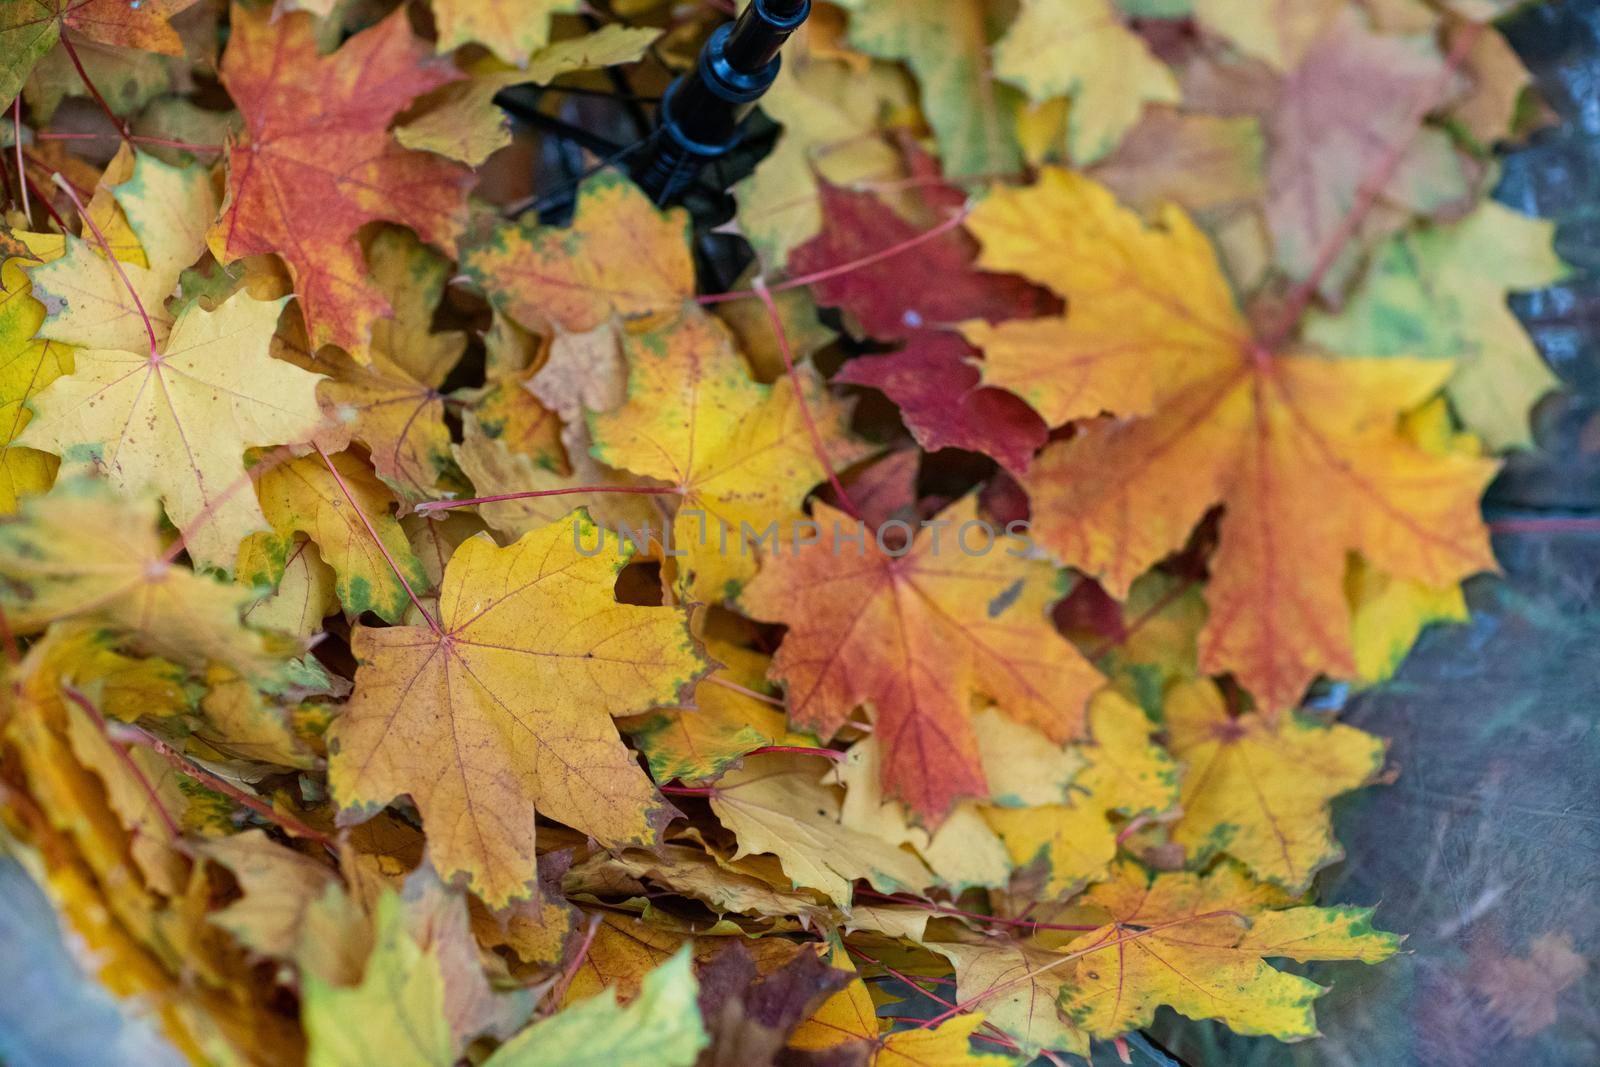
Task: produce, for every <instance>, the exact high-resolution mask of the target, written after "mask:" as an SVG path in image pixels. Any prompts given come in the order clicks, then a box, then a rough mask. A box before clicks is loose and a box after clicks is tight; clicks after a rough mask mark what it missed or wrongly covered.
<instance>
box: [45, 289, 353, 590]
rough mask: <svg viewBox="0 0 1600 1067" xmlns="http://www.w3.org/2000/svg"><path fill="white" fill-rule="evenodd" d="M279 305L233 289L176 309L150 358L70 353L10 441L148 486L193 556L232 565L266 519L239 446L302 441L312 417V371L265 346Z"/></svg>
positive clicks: (314, 423) (316, 417)
mask: <svg viewBox="0 0 1600 1067" xmlns="http://www.w3.org/2000/svg"><path fill="white" fill-rule="evenodd" d="M282 310H283V301H281V300H273V301H263V300H253V299H251V298H250V297H249V296H247V295H245V294H243V293H236V294H234V295H233V296H232V297H229V298H228V300H227V301H226V302H225V303H223V304H222V305H221V306H220V307H218V308H217V310H216V311H214V312H209V311H205V310H204V309H202V308H200V307H198V306H196V305H192V306H190V307H189V308H188V309H186V310H185V311H184V312H183V313H182V314H181V315H180V316H179V318H178V321H177V322H176V323H175V324H174V325H173V328H172V333H171V335H170V336H169V337H168V338H167V340H166V343H165V346H164V347H163V350H162V351H161V353H160V354H159V355H156V354H152V353H150V352H148V351H145V352H142V353H136V352H134V351H128V350H119V349H81V350H79V351H78V353H77V355H76V357H75V360H76V369H75V370H74V371H73V373H72V374H70V375H65V376H63V377H61V378H57V379H56V380H55V381H54V382H52V383H51V384H50V386H49V387H48V388H47V389H45V390H44V392H42V393H41V394H39V397H38V399H37V401H36V407H37V409H38V410H37V414H35V416H34V419H33V421H32V422H30V423H29V424H28V426H27V428H26V429H25V430H24V431H23V434H22V437H21V438H19V441H20V443H22V444H25V445H29V446H31V447H34V448H38V449H41V450H43V451H46V452H53V453H55V454H56V455H58V456H61V457H62V458H63V459H64V460H65V461H66V462H67V463H68V464H69V465H70V466H71V467H73V468H76V469H82V468H98V469H100V470H103V471H104V472H105V473H106V474H107V475H108V476H109V477H110V479H111V481H112V483H113V484H115V485H116V486H118V487H119V488H122V489H125V490H133V491H139V490H144V489H146V488H151V489H154V490H155V491H156V492H158V493H159V494H160V496H161V501H162V504H163V505H164V506H165V507H166V510H167V515H168V516H169V517H170V518H171V519H172V521H173V523H174V525H176V526H177V527H178V529H180V530H181V531H183V534H184V539H185V547H186V548H187V550H188V552H189V555H190V557H191V558H192V559H193V560H194V561H195V564H196V565H197V566H202V567H212V568H216V569H217V570H221V571H224V572H226V573H231V572H232V570H233V566H234V562H235V554H236V552H237V550H238V547H239V542H240V541H241V540H242V539H243V538H244V536H245V535H246V534H248V533H250V532H251V531H253V530H259V529H265V528H266V526H267V523H266V519H265V517H264V516H263V515H262V513H261V508H260V506H259V505H257V503H256V501H255V498H254V495H253V494H252V493H251V492H250V489H249V484H248V482H249V476H248V475H247V474H246V473H245V469H244V451H245V449H246V448H249V447H252V446H267V445H275V444H279V443H280V442H299V441H307V440H309V439H310V438H311V436H312V434H313V433H314V432H315V431H316V429H317V427H318V426H319V425H320V424H321V422H322V412H321V409H319V408H318V407H317V398H316V385H317V381H318V376H317V375H314V374H309V373H307V372H306V371H303V370H301V369H300V368H298V367H294V366H291V365H290V364H288V363H284V362H281V361H279V360H274V359H273V358H272V357H271V356H269V355H268V348H269V347H270V345H271V343H272V332H273V327H274V325H275V324H276V323H277V321H278V315H279V313H280V312H281V311H282Z"/></svg>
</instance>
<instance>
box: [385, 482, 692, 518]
mask: <svg viewBox="0 0 1600 1067" xmlns="http://www.w3.org/2000/svg"><path fill="white" fill-rule="evenodd" d="M576 493H642V494H645V495H650V496H681V495H682V494H683V490H682V489H679V488H677V487H676V486H659V485H574V486H572V487H570V488H567V489H528V490H525V491H523V492H520V493H496V494H494V495H493V496H472V497H466V498H465V499H462V500H424V501H422V502H421V503H420V504H417V505H415V506H413V507H412V509H411V510H412V511H420V512H423V513H427V512H430V511H450V510H453V509H455V508H469V507H474V506H476V505H478V504H498V503H500V501H502V500H532V499H535V498H537V497H545V496H571V495H574V494H576Z"/></svg>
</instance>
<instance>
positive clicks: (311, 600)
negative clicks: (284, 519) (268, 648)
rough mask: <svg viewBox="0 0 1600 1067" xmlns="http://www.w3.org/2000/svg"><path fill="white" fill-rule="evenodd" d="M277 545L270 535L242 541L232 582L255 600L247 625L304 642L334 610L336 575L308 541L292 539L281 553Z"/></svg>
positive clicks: (337, 596)
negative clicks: (291, 635) (246, 591)
mask: <svg viewBox="0 0 1600 1067" xmlns="http://www.w3.org/2000/svg"><path fill="white" fill-rule="evenodd" d="M281 547H282V546H280V545H279V544H278V543H277V538H275V537H272V536H270V535H265V534H255V535H252V536H250V537H247V538H245V540H244V543H243V544H241V545H240V546H239V564H238V568H237V570H236V571H235V573H234V581H235V582H237V583H239V584H240V585H242V586H245V587H247V588H249V589H251V590H252V591H253V592H254V593H255V594H256V596H257V598H258V599H256V601H255V603H253V604H251V605H250V606H249V607H248V608H246V609H245V611H244V617H245V620H246V621H247V622H249V623H250V624H251V625H252V626H258V627H261V628H263V629H267V630H282V631H283V632H285V633H289V634H293V635H294V636H296V637H298V638H301V639H306V638H309V637H312V636H313V635H315V634H317V633H319V632H320V631H321V630H322V620H324V619H326V618H327V617H328V616H329V615H332V614H333V613H334V612H336V611H338V610H339V594H338V592H337V590H336V585H337V583H338V576H337V575H335V574H334V573H333V568H332V567H330V566H328V565H327V564H326V563H325V562H323V559H322V556H321V554H320V553H318V552H317V546H316V545H314V544H312V543H311V540H310V538H308V537H304V536H296V537H294V538H292V539H291V541H290V543H289V545H288V547H287V550H286V551H281V550H280V549H281Z"/></svg>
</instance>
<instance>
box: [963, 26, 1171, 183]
mask: <svg viewBox="0 0 1600 1067" xmlns="http://www.w3.org/2000/svg"><path fill="white" fill-rule="evenodd" d="M994 66H995V73H996V74H997V75H998V76H999V77H1001V78H1003V79H1005V80H1006V81H1009V82H1012V83H1013V84H1015V85H1018V86H1021V87H1022V88H1023V89H1025V90H1026V91H1027V93H1028V96H1029V97H1030V98H1032V99H1033V100H1036V101H1039V100H1045V99H1048V98H1050V97H1054V96H1063V95H1069V96H1071V97H1072V112H1071V117H1070V119H1069V120H1068V133H1067V144H1068V147H1069V149H1070V150H1071V153H1072V160H1073V162H1074V163H1078V164H1080V165H1083V164H1089V163H1093V162H1094V161H1095V160H1097V159H1099V158H1100V157H1101V156H1103V155H1105V154H1106V153H1107V152H1109V151H1111V149H1113V148H1115V147H1116V146H1117V142H1118V141H1120V140H1122V137H1123V135H1124V134H1125V133H1127V132H1128V130H1129V129H1131V128H1132V127H1133V125H1134V123H1136V122H1138V121H1139V114H1140V112H1141V111H1142V110H1143V109H1144V106H1145V104H1147V103H1163V104H1176V103H1177V102H1178V99H1179V92H1178V83H1177V81H1176V80H1175V79H1174V78H1173V76H1172V73H1171V72H1170V71H1168V70H1167V68H1166V66H1165V65H1164V64H1162V63H1161V61H1160V60H1158V59H1156V58H1155V57H1154V56H1152V55H1151V54H1150V50H1149V48H1148V47H1146V45H1145V43H1144V42H1143V41H1142V40H1140V39H1139V36H1138V35H1137V34H1135V33H1134V32H1133V31H1132V30H1130V29H1129V28H1128V26H1127V24H1126V23H1125V21H1124V16H1123V15H1122V13H1121V12H1120V11H1119V10H1118V8H1117V5H1116V4H1115V3H1113V0H1025V2H1024V4H1023V5H1022V11H1021V13H1020V14H1018V15H1017V18H1016V21H1015V22H1013V23H1012V24H1011V27H1010V29H1008V30H1007V31H1006V35H1005V37H1003V38H1001V40H1000V42H999V44H997V45H996V46H995V54H994Z"/></svg>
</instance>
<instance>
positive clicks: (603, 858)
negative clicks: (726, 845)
mask: <svg viewBox="0 0 1600 1067" xmlns="http://www.w3.org/2000/svg"><path fill="white" fill-rule="evenodd" d="M757 863H758V861H756V860H752V859H745V860H740V861H738V862H734V861H731V860H728V859H726V858H725V857H723V856H721V855H712V854H709V853H707V852H706V851H704V850H703V849H700V848H695V847H689V846H684V845H661V846H658V847H657V850H656V851H654V852H646V851H645V850H643V849H629V850H627V851H626V852H623V853H621V854H620V855H616V856H610V855H596V856H591V857H590V858H589V859H588V860H586V861H584V862H583V863H581V864H578V865H577V866H575V867H573V868H572V869H571V870H570V871H568V872H567V875H566V877H565V879H563V881H562V883H561V889H562V890H563V891H564V892H566V893H568V894H580V893H585V892H592V893H594V894H596V895H604V894H608V893H622V894H624V895H632V894H635V893H648V892H651V891H652V888H651V887H660V888H661V889H665V890H670V891H672V892H674V893H677V894H680V895H682V896H685V897H690V898H692V899H694V900H698V901H701V902H703V903H704V904H705V905H706V906H707V907H708V908H710V909H711V910H712V911H715V912H716V913H717V914H719V915H725V914H728V913H730V912H733V913H738V914H742V915H753V916H766V917H782V918H789V917H792V916H794V917H797V916H805V917H807V918H808V919H815V920H821V919H822V918H823V917H824V916H825V915H826V914H827V911H826V909H824V908H820V907H818V906H817V895H816V894H815V893H812V892H809V891H805V890H796V889H792V888H790V886H789V883H788V880H787V879H785V878H783V877H782V876H781V875H779V876H778V877H777V879H776V880H775V881H774V880H772V879H770V878H769V877H767V876H768V875H770V874H773V873H774V872H775V869H776V868H777V864H775V863H774V864H771V865H770V869H769V867H761V866H758V865H757Z"/></svg>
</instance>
